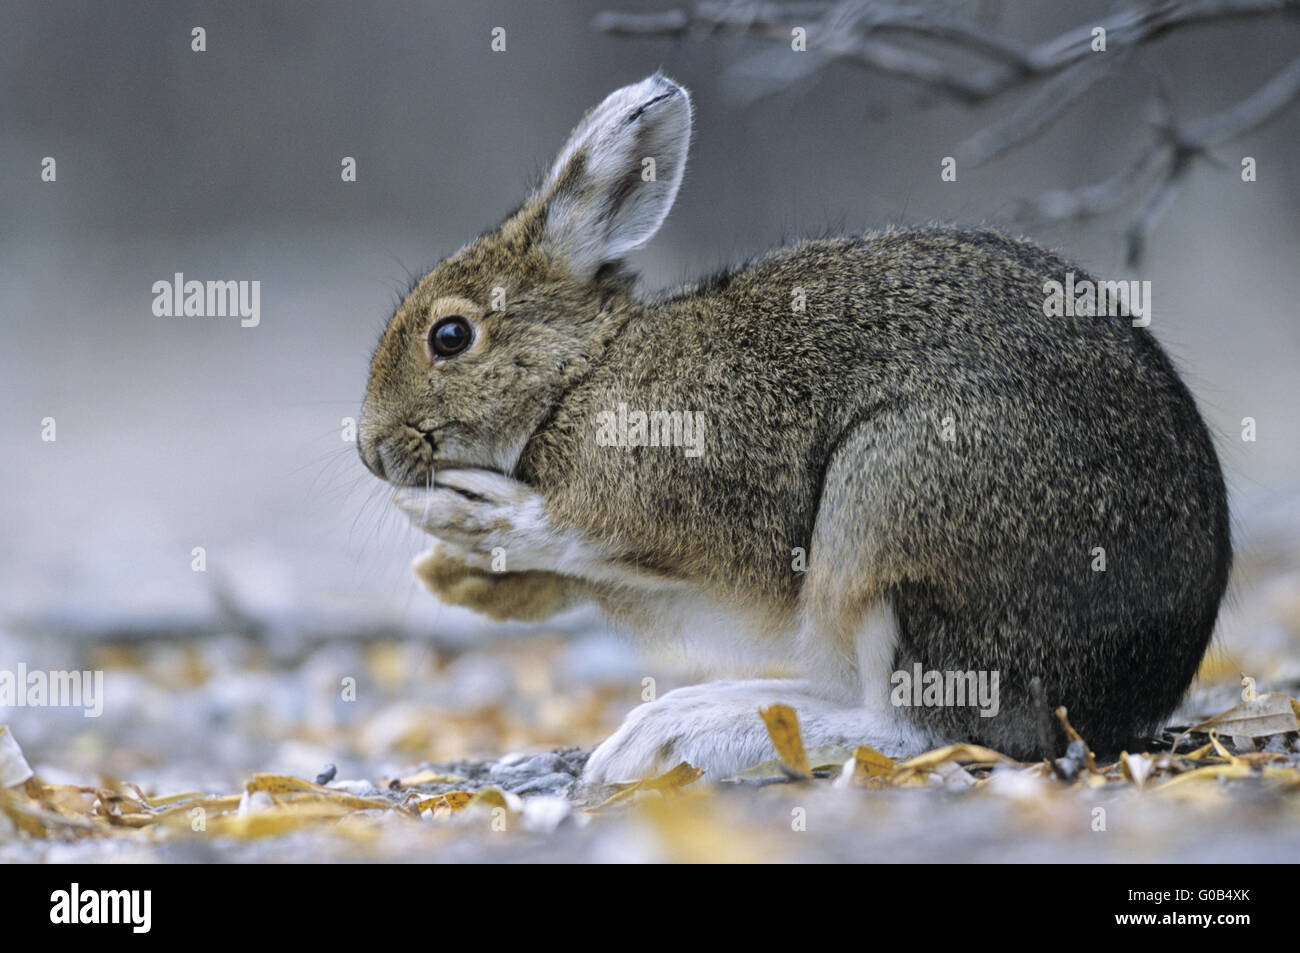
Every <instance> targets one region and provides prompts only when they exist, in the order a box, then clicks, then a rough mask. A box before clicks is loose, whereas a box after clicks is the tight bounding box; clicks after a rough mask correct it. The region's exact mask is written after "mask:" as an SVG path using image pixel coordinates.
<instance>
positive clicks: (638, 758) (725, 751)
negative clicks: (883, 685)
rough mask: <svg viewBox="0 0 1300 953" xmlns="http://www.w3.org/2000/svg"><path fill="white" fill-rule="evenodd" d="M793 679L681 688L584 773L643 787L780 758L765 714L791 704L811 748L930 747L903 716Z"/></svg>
mask: <svg viewBox="0 0 1300 953" xmlns="http://www.w3.org/2000/svg"><path fill="white" fill-rule="evenodd" d="M808 691H809V689H808V686H807V684H806V683H804V682H799V681H795V680H786V679H755V680H750V681H738V682H707V683H705V684H703V685H692V686H690V687H687V688H679V689H677V690H675V691H671V692H669V693H668V694H666V695H664V696H663V698H660V699H658V700H657V701H652V702H647V703H646V704H644V705H640V706H638V707H636V708H634V709H633V710H632V711H631V713H630V714H629V715H628V716H627V717H626V718H625V719H624V720H623V724H622V725H620V726H619V728H618V730H617V731H615V732H614V734H612V735H610V736H609V738H607V739H606V740H605V741H604V742H602V743H601V744H600V745H599V746H598V747H597V748H596V750H595V751H593V752H592V754H591V757H590V758H589V759H588V760H587V766H586V768H585V770H584V771H583V781H584V782H585V783H588V784H612V783H620V782H627V781H639V780H641V779H642V778H645V777H649V776H650V775H653V774H659V773H661V772H663V771H667V770H668V769H670V768H673V767H676V766H677V765H678V764H680V763H682V762H683V761H685V762H688V763H689V764H692V765H694V766H695V767H697V768H700V769H701V770H703V771H704V776H705V777H706V778H708V779H710V780H715V781H716V780H720V779H723V778H727V777H730V776H732V775H734V774H735V773H736V772H738V771H742V770H744V769H745V768H749V767H752V766H754V765H756V764H760V763H761V762H763V761H767V760H768V759H770V758H774V757H776V749H775V748H774V747H773V745H772V741H771V738H770V737H769V736H768V733H767V726H766V725H765V724H764V723H763V719H762V716H761V715H759V709H761V708H765V707H767V706H768V705H771V704H774V703H778V702H779V703H781V704H786V705H789V706H790V707H791V708H793V709H794V710H795V712H796V713H797V714H798V716H799V724H800V728H801V730H802V733H803V740H804V744H805V745H806V746H808V747H810V748H811V747H817V746H818V745H825V744H840V745H844V746H845V747H849V748H852V747H853V746H855V745H858V744H867V745H870V746H871V747H873V748H876V749H877V750H879V751H881V752H883V753H885V754H888V755H890V756H891V757H901V756H903V755H905V754H908V753H916V752H917V751H920V750H924V748H925V747H926V745H925V743H924V741H923V740H922V739H920V738H919V737H918V736H916V735H915V734H914V733H913V731H912V729H910V727H909V726H907V725H906V724H905V723H903V722H902V721H901V720H900V719H899V717H898V715H897V713H895V712H884V713H877V712H870V711H866V710H863V709H851V708H845V707H843V706H841V705H837V704H836V703H834V702H831V701H828V700H826V699H823V698H819V697H816V696H814V695H811V694H809V693H808Z"/></svg>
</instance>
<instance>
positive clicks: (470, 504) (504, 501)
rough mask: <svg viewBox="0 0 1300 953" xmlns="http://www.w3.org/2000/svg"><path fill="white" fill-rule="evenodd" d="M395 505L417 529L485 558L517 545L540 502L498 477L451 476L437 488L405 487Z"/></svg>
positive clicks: (438, 480)
mask: <svg viewBox="0 0 1300 953" xmlns="http://www.w3.org/2000/svg"><path fill="white" fill-rule="evenodd" d="M393 502H394V503H395V504H396V505H397V507H398V509H400V510H401V511H402V512H403V513H405V514H406V517H407V519H409V520H410V521H411V523H412V525H414V526H415V527H416V528H417V529H420V530H423V531H424V532H426V533H429V534H430V535H433V536H436V537H438V538H439V539H441V540H445V541H446V542H449V543H451V544H453V545H454V546H456V547H458V548H460V549H462V550H464V551H465V552H466V553H468V554H476V555H479V556H482V555H486V554H489V553H490V552H491V551H492V549H494V548H495V547H498V546H499V547H502V548H503V549H505V548H507V547H508V546H509V545H510V544H511V543H516V542H517V541H518V539H517V538H518V535H519V531H520V529H521V528H522V527H526V526H527V524H528V523H529V522H530V521H531V520H532V519H533V518H534V517H533V515H532V511H533V510H535V509H537V508H538V507H539V506H540V497H539V496H538V495H537V494H536V493H535V492H534V491H532V490H531V489H529V488H528V487H527V486H526V485H525V484H523V483H520V482H519V481H518V480H512V479H510V478H509V477H506V476H502V475H501V474H499V473H491V472H489V471H486V470H447V471H445V472H442V473H439V474H437V475H436V476H435V480H434V485H433V486H432V487H428V488H426V487H401V488H400V489H398V490H397V492H396V493H395V494H393Z"/></svg>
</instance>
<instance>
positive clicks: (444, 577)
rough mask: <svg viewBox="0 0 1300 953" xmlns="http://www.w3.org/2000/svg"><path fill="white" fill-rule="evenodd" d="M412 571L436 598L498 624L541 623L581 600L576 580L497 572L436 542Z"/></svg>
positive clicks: (540, 574)
mask: <svg viewBox="0 0 1300 953" xmlns="http://www.w3.org/2000/svg"><path fill="white" fill-rule="evenodd" d="M411 569H412V571H414V573H415V575H416V577H417V578H418V579H419V580H420V581H421V582H423V583H424V585H425V587H426V588H427V589H428V590H429V591H430V592H432V593H433V594H434V595H435V596H437V597H438V598H439V599H441V600H442V601H443V602H445V603H448V604H449V605H455V606H464V607H465V608H467V609H473V610H474V611H475V612H481V613H482V614H484V615H486V616H488V617H490V618H493V619H497V620H499V621H507V620H515V621H519V622H540V621H541V620H542V619H546V618H549V617H550V616H552V615H555V613H557V612H559V611H561V610H562V609H565V608H568V607H569V606H570V605H572V604H573V603H574V602H575V601H577V599H576V596H577V593H576V592H575V591H574V586H575V584H574V581H573V580H569V579H566V578H565V577H564V576H559V575H556V574H555V573H549V572H493V571H492V569H491V568H487V567H485V565H484V560H481V559H479V558H477V557H473V556H471V555H469V554H468V553H465V552H463V551H460V550H457V549H456V548H455V547H454V546H450V545H448V544H446V543H438V544H436V545H435V546H434V547H433V548H432V549H430V550H429V551H428V552H427V553H423V554H421V555H420V556H417V557H416V558H415V561H414V562H412V563H411Z"/></svg>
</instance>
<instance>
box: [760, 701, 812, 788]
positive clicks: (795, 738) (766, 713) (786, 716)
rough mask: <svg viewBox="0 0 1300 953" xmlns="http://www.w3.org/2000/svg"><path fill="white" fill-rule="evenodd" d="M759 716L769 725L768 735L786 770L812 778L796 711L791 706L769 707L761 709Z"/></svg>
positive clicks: (802, 776) (796, 775)
mask: <svg viewBox="0 0 1300 953" xmlns="http://www.w3.org/2000/svg"><path fill="white" fill-rule="evenodd" d="M759 714H760V715H761V716H762V717H763V722H764V724H766V725H767V734H768V736H769V737H770V738H771V739H772V744H773V746H774V747H775V748H776V755H777V757H778V758H780V759H781V763H782V764H783V765H784V766H785V767H786V769H787V770H788V771H789V772H790V773H791V774H792V775H793V776H795V777H798V778H809V777H812V769H811V768H810V767H809V766H808V754H807V752H805V751H804V747H803V734H802V733H801V732H800V731H799V716H798V715H797V714H796V713H795V710H794V709H793V708H791V707H790V706H789V705H769V706H768V707H767V708H763V709H760V710H759Z"/></svg>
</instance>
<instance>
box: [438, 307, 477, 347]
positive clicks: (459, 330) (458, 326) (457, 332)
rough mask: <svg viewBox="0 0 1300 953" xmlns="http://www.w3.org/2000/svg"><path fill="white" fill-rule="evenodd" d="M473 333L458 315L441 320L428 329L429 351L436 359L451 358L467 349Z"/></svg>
mask: <svg viewBox="0 0 1300 953" xmlns="http://www.w3.org/2000/svg"><path fill="white" fill-rule="evenodd" d="M473 339H474V332H473V330H472V329H471V328H470V326H469V322H468V321H466V320H465V319H464V318H462V317H461V316H460V315H458V314H457V315H453V316H452V317H450V318H442V319H441V320H439V321H438V322H437V323H435V324H434V326H433V327H431V328H430V329H429V350H431V351H432V352H433V353H434V354H435V355H437V356H438V357H452V356H454V355H456V354H459V353H460V352H461V351H463V350H465V348H467V347H469V342H470V341H472V340H473Z"/></svg>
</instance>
